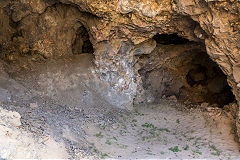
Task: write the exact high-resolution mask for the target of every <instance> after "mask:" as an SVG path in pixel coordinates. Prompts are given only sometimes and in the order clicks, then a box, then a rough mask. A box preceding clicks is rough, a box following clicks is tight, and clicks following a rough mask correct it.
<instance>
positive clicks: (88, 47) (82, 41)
mask: <svg viewBox="0 0 240 160" xmlns="http://www.w3.org/2000/svg"><path fill="white" fill-rule="evenodd" d="M72 53H73V54H82V53H90V54H93V53H94V49H93V45H92V43H91V41H90V40H89V34H88V31H87V29H86V28H85V27H84V26H81V27H79V28H78V30H77V31H76V38H75V41H74V43H73V45H72Z"/></svg>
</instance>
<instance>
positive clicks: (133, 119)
mask: <svg viewBox="0 0 240 160" xmlns="http://www.w3.org/2000/svg"><path fill="white" fill-rule="evenodd" d="M24 65H25V64H24ZM16 68H17V67H16V66H14V69H13V70H11V66H10V67H9V68H8V72H9V73H8V74H7V73H6V72H4V70H2V71H1V76H0V101H1V102H2V103H1V105H0V106H1V107H0V158H3V159H13V158H58V159H60V158H70V159H79V158H86V159H99V158H114V159H136V158H140V159H156V158H158V159H166V158H167V159H170V158H172V159H181V158H188V159H189V158H196V159H199V158H200V159H202V158H206V159H240V153H239V148H238V143H237V142H235V141H234V134H233V133H234V131H233V128H232V126H234V125H233V123H234V122H233V121H231V117H230V118H229V117H227V116H226V115H227V114H225V113H224V112H223V113H222V114H221V115H220V116H217V115H214V114H211V116H210V115H209V113H208V112H207V111H203V110H201V109H196V108H195V109H189V107H187V106H185V105H182V104H180V103H178V102H175V101H171V100H162V101H161V103H160V104H155V105H154V104H151V105H150V104H148V105H138V106H135V110H134V111H132V112H127V111H125V110H121V109H116V108H115V107H114V106H112V105H110V104H109V103H108V102H107V101H105V100H104V98H103V97H102V96H101V94H100V93H99V90H97V89H96V88H98V87H100V88H101V87H102V86H101V85H102V84H95V83H94V82H93V77H91V70H90V68H91V63H89V57H88V56H86V55H81V56H76V57H73V58H66V59H61V60H56V61H55V60H52V61H50V62H48V63H47V62H45V63H44V64H41V63H40V64H38V65H36V66H34V67H27V69H29V68H30V70H27V69H26V67H25V69H22V68H21V66H20V67H19V68H20V69H19V70H15V69H16ZM26 70H27V71H26ZM100 91H101V90H100Z"/></svg>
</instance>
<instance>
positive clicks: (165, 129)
mask: <svg viewBox="0 0 240 160" xmlns="http://www.w3.org/2000/svg"><path fill="white" fill-rule="evenodd" d="M158 130H159V131H161V132H162V131H165V132H170V130H169V129H167V128H159V129H158Z"/></svg>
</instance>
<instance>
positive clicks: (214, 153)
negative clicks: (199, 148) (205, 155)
mask: <svg viewBox="0 0 240 160" xmlns="http://www.w3.org/2000/svg"><path fill="white" fill-rule="evenodd" d="M209 147H210V148H211V149H212V150H214V151H215V152H212V153H211V154H212V155H215V156H219V155H220V154H221V152H222V151H221V150H219V149H217V147H216V146H214V145H210V146H209Z"/></svg>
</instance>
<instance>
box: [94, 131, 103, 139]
mask: <svg viewBox="0 0 240 160" xmlns="http://www.w3.org/2000/svg"><path fill="white" fill-rule="evenodd" d="M94 136H96V137H98V138H102V137H103V135H102V132H99V133H97V134H95V135H94Z"/></svg>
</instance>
